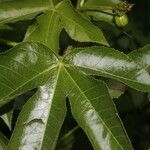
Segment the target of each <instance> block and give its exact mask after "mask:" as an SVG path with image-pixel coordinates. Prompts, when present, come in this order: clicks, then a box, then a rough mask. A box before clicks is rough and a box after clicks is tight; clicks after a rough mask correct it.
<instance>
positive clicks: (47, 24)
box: [24, 11, 62, 53]
mask: <svg viewBox="0 0 150 150" xmlns="http://www.w3.org/2000/svg"><path fill="white" fill-rule="evenodd" d="M61 30H62V25H61V22H60V17H59V15H58V14H57V13H56V12H55V11H47V12H46V13H45V14H43V15H41V16H39V17H38V18H37V23H35V24H33V25H31V26H30V27H29V28H28V31H27V33H26V36H25V39H24V40H25V41H38V42H41V43H42V44H45V45H46V46H48V47H49V48H50V49H51V50H53V51H54V52H56V53H58V52H59V35H60V32H61Z"/></svg>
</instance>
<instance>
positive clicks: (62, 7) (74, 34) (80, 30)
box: [57, 1, 108, 45]
mask: <svg viewBox="0 0 150 150" xmlns="http://www.w3.org/2000/svg"><path fill="white" fill-rule="evenodd" d="M57 12H58V14H59V15H60V17H61V20H62V23H63V26H64V28H65V30H66V31H67V32H68V34H69V35H70V37H71V38H72V39H74V40H76V41H80V42H95V43H99V44H104V45H108V43H107V41H106V39H105V37H104V35H103V33H102V31H101V30H100V29H99V28H98V27H96V26H94V25H93V24H92V23H91V22H89V21H88V20H87V19H85V18H84V17H82V16H81V15H80V14H79V13H78V12H77V11H76V10H75V9H74V8H73V7H72V6H71V4H70V3H69V2H67V1H63V2H61V3H60V4H59V5H58V6H57Z"/></svg>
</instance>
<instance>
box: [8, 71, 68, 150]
mask: <svg viewBox="0 0 150 150" xmlns="http://www.w3.org/2000/svg"><path fill="white" fill-rule="evenodd" d="M60 71H61V70H60V68H56V69H55V71H53V73H52V74H50V78H49V79H48V81H47V82H46V83H45V84H44V85H43V86H40V87H39V88H38V91H37V93H36V94H35V95H34V96H33V97H31V98H30V100H29V101H28V102H27V103H26V104H25V106H24V107H23V110H22V112H21V114H20V116H19V119H18V121H17V125H16V127H15V131H14V132H13V136H12V138H11V140H10V142H9V145H8V150H16V149H22V150H27V149H30V150H33V149H38V150H46V149H50V150H54V149H55V145H56V141H57V138H58V135H59V132H60V129H61V126H62V123H63V121H64V118H65V114H66V105H65V99H66V97H65V95H64V93H63V91H62V83H61V79H60V75H59V74H60ZM16 137H17V139H16Z"/></svg>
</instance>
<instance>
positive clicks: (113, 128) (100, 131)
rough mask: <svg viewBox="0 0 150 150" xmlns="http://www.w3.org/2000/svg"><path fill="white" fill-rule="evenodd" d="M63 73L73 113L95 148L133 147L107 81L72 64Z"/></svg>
mask: <svg viewBox="0 0 150 150" xmlns="http://www.w3.org/2000/svg"><path fill="white" fill-rule="evenodd" d="M63 75H64V80H65V82H66V83H67V84H65V86H66V88H65V89H66V90H67V91H66V93H68V97H69V99H70V104H71V110H72V113H73V116H74V118H75V119H76V121H77V122H78V123H79V125H80V126H81V127H82V129H83V130H84V131H85V133H86V134H87V136H88V137H89V139H90V141H91V143H92V145H93V148H94V149H95V150H100V149H102V150H104V149H107V150H112V149H118V150H122V149H124V150H132V146H131V143H130V141H129V139H128V137H127V136H126V133H125V131H124V128H123V126H122V124H121V122H120V119H119V116H118V114H117V111H116V108H115V106H114V104H113V101H112V100H111V98H110V96H109V93H108V89H107V88H106V85H105V84H104V83H103V82H99V81H96V80H94V79H92V78H89V77H87V76H85V75H83V74H81V73H79V72H78V71H76V70H75V69H72V68H66V71H65V72H64V73H63ZM67 76H68V77H67ZM66 77H67V78H66Z"/></svg>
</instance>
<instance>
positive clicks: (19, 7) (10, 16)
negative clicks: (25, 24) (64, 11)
mask: <svg viewBox="0 0 150 150" xmlns="http://www.w3.org/2000/svg"><path fill="white" fill-rule="evenodd" d="M51 7H52V3H51V2H47V0H43V1H42V0H34V1H31V0H21V1H20V0H15V1H8V2H2V3H0V24H4V23H10V22H15V21H20V20H25V19H32V18H34V17H35V16H36V15H38V14H39V13H41V12H44V11H46V10H48V9H49V8H51Z"/></svg>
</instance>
